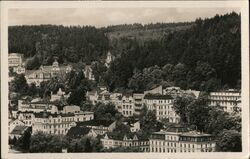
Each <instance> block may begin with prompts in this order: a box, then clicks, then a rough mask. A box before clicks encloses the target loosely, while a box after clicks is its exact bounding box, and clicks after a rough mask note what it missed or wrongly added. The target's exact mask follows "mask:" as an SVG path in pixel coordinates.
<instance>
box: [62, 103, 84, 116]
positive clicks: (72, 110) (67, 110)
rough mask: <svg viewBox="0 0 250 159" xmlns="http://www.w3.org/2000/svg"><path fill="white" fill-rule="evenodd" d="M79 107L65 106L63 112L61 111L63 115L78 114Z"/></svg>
mask: <svg viewBox="0 0 250 159" xmlns="http://www.w3.org/2000/svg"><path fill="white" fill-rule="evenodd" d="M80 111H81V110H80V107H79V106H77V105H66V106H64V107H63V110H62V111H61V112H62V113H64V114H67V113H80Z"/></svg>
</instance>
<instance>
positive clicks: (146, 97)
mask: <svg viewBox="0 0 250 159" xmlns="http://www.w3.org/2000/svg"><path fill="white" fill-rule="evenodd" d="M144 99H174V98H173V97H172V96H170V95H161V94H146V95H145V96H144Z"/></svg>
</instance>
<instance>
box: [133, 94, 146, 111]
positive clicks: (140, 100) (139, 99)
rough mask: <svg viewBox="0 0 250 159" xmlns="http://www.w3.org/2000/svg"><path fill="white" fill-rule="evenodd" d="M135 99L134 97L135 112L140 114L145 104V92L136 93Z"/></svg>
mask: <svg viewBox="0 0 250 159" xmlns="http://www.w3.org/2000/svg"><path fill="white" fill-rule="evenodd" d="M133 99H134V107H135V114H137V115H139V114H140V112H141V110H142V108H143V106H144V94H140V93H134V94H133Z"/></svg>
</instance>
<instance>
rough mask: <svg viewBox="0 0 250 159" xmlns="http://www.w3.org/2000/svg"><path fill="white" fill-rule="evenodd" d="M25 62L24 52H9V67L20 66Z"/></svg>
mask: <svg viewBox="0 0 250 159" xmlns="http://www.w3.org/2000/svg"><path fill="white" fill-rule="evenodd" d="M22 63H23V54H20V53H9V55H8V64H9V67H18V66H21V65H22Z"/></svg>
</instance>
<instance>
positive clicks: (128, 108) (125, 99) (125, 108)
mask: <svg viewBox="0 0 250 159" xmlns="http://www.w3.org/2000/svg"><path fill="white" fill-rule="evenodd" d="M133 114H134V99H133V97H132V96H131V95H123V96H122V115H123V116H125V117H129V116H133Z"/></svg>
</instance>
